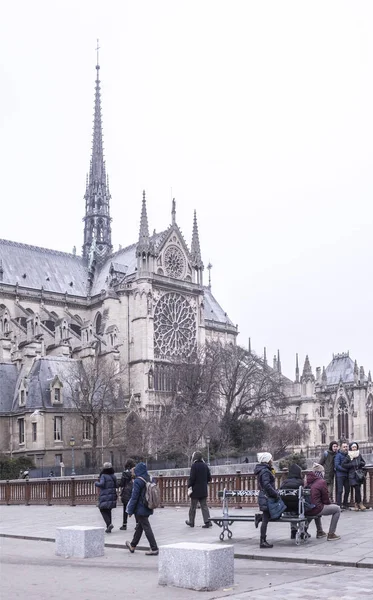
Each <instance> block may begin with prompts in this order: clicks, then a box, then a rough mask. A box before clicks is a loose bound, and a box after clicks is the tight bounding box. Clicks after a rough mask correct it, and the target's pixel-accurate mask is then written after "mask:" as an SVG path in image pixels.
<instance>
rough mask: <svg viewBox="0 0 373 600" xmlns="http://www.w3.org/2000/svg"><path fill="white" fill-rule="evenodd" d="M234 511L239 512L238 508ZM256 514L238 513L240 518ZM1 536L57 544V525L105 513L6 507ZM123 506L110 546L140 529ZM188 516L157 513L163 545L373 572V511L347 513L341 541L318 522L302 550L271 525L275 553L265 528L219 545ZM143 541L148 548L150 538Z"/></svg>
mask: <svg viewBox="0 0 373 600" xmlns="http://www.w3.org/2000/svg"><path fill="white" fill-rule="evenodd" d="M233 510H234V509H233ZM252 512H253V511H252V510H251V511H249V510H245V509H241V510H239V509H237V514H239V515H240V516H241V515H243V514H245V513H248V514H252ZM219 514H220V511H219V510H218V509H212V510H211V516H214V515H216V516H218V515H219ZM0 515H1V519H0V521H1V523H0V535H10V536H19V537H26V538H36V539H41V540H43V539H44V540H54V538H55V531H56V527H58V526H60V527H63V526H67V525H99V526H102V525H103V520H102V517H101V514H100V512H99V510H98V509H97V508H96V507H94V506H74V507H71V506H19V505H18V506H1V507H0ZM121 516H122V505H119V506H118V508H117V509H115V510H114V511H113V523H114V527H115V528H114V530H113V532H112V533H111V534H110V535H106V545H107V547H114V548H115V547H119V548H120V547H124V545H125V540H126V539H130V538H131V535H132V531H133V529H134V526H135V522H134V519H133V518H130V519H129V525H128V531H127V532H126V531H120V530H119V527H120V525H121ZM187 516H188V510H187V508H186V507H181V508H162V509H157V510H156V511H155V513H154V515H153V516H152V517H151V524H152V527H153V531H154V534H155V537H156V539H157V543H158V545H162V544H170V543H175V542H180V541H190V542H192V541H194V542H210V543H211V542H218V543H225V544H231V543H233V544H234V547H235V555H236V557H239V558H248V559H258V560H263V559H265V560H276V561H288V562H299V563H309V564H326V565H338V566H348V567H357V566H358V567H365V568H370V569H373V511H372V510H367V511H365V512H360V511H359V512H357V513H356V512H354V511H346V512H345V511H344V512H342V514H341V517H340V520H339V523H338V528H337V533H338V534H339V535H341V536H342V537H341V539H340V540H338V541H335V542H328V541H327V540H326V538H323V539H320V540H317V539H316V537H315V534H316V530H315V526H314V524H311V526H310V529H309V531H310V533H311V535H312V537H311V539H310V540H309V541H308V543H307V544H301V545H300V546H296V545H295V543H294V541H292V540H290V526H289V524H287V523H269V526H268V535H267V538H268V540H269V541H270V542H271V543H273V544H274V547H273V548H272V549H268V550H261V549H260V548H259V530H258V529H255V526H254V523H234V524H233V525H232V526H231V529H232V532H233V537H232V540H225V541H224V542H220V541H219V534H220V532H221V529H220V527H218V526H217V525H213V527H211V528H210V529H202V528H201V525H202V519H201V514H200V511H198V512H197V518H196V527H195V528H194V529H191V528H190V527H187V526H186V525H185V519H186V518H187ZM329 521H330V517H323V522H324V525H323V527H324V530H325V531H328V524H329ZM141 542H142V543H143V544H144V546H142V547H143V548H145V547H146V544H147V542H146V538H143V539H142V540H141Z"/></svg>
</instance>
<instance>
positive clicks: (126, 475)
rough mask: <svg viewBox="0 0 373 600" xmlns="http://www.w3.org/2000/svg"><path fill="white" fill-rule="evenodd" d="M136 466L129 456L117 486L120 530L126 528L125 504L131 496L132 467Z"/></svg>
mask: <svg viewBox="0 0 373 600" xmlns="http://www.w3.org/2000/svg"><path fill="white" fill-rule="evenodd" d="M135 466H136V463H135V461H134V460H133V458H129V459H128V460H127V461H126V464H125V465H124V471H123V473H122V477H121V480H120V484H119V487H120V488H121V492H120V497H121V499H122V502H123V525H122V527H120V529H122V530H126V529H127V520H128V514H127V512H126V508H127V504H128V501H129V499H130V498H131V494H132V488H133V477H132V469H133V468H134V467H135Z"/></svg>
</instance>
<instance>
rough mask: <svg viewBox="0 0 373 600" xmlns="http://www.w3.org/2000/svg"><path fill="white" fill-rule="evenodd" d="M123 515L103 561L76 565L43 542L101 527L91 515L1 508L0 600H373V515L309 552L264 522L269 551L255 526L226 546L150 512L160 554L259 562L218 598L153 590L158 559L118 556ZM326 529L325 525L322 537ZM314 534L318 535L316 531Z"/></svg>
mask: <svg viewBox="0 0 373 600" xmlns="http://www.w3.org/2000/svg"><path fill="white" fill-rule="evenodd" d="M121 511H122V507H120V508H118V509H117V510H116V511H114V525H115V529H114V530H113V532H112V533H111V534H110V535H106V548H105V556H103V557H99V558H92V559H76V558H64V557H60V556H55V553H54V545H53V544H51V543H48V542H45V541H42V540H50V541H53V540H54V538H55V529H56V527H58V526H64V525H76V524H81V525H84V524H87V525H103V521H102V519H101V515H100V513H99V511H98V509H97V508H95V507H93V506H87V507H84V506H76V507H68V506H66V507H63V506H49V507H48V506H1V507H0V521H1V524H0V536H2V537H0V544H1V597H4V598H7V600H13V599H14V600H60V598H62V597H64V598H65V597H66V598H68V597H72V598H74V599H75V600H102V597H103V596H107V595H108V594H109V595H110V598H111V599H112V600H116V599H117V598H118V600H119V599H121V600H123V597H126V598H147V597H151V598H153V600H174V599H175V598H176V599H177V600H197V599H198V600H201V599H202V600H213V599H215V598H220V597H226V598H229V600H246V599H247V600H269V598H273V599H274V600H300V599H302V600H351V598H354V597H356V595H357V594H358V595H359V596H361V595H364V596H365V598H373V541H372V532H373V511H367V512H366V513H353V512H349V513H342V516H341V519H340V522H339V527H338V533H340V535H341V536H342V539H341V540H339V541H337V542H327V541H325V540H316V539H315V537H314V535H313V536H312V538H311V540H310V541H309V543H308V544H307V545H305V546H295V545H294V542H293V541H291V540H290V536H289V526H288V525H287V524H281V523H270V524H269V528H268V539H270V541H271V542H273V543H274V548H273V549H272V550H267V551H265V550H260V548H259V544H258V541H259V532H258V530H256V529H255V527H254V524H253V523H247V524H243V523H236V524H234V525H232V531H233V538H232V540H231V541H225V542H219V538H218V535H219V533H220V531H221V530H220V528H218V527H217V526H215V525H214V526H213V527H212V528H211V529H201V525H202V522H201V515H200V513H199V512H198V513H197V523H198V525H196V527H195V528H194V529H190V528H189V527H187V526H186V525H185V524H184V521H185V518H186V517H187V509H186V508H165V509H158V510H157V511H155V514H154V516H153V517H152V518H151V519H152V525H153V529H154V532H155V535H156V538H157V541H158V544H159V545H162V544H166V543H171V542H178V541H183V540H185V541H196V542H217V543H233V544H234V546H235V553H236V556H241V557H245V558H252V559H255V560H240V559H238V558H237V559H236V560H235V583H234V585H233V586H232V587H230V588H227V589H221V590H217V591H214V592H195V591H193V590H185V589H179V588H163V587H161V586H159V585H158V572H157V569H158V559H157V557H147V556H145V554H144V552H141V551H140V549H138V551H136V552H135V554H130V553H129V552H128V551H127V550H126V549H125V548H124V543H125V540H126V539H130V538H131V535H132V531H133V528H134V521H133V519H130V520H129V529H128V531H127V532H125V531H120V530H119V527H120V525H121ZM212 514H215V515H218V514H219V511H218V510H213V511H212ZM240 514H243V511H242V510H241V511H240ZM328 521H329V518H326V519H325V525H324V528H325V529H326V528H327V527H326V525H327V522H328ZM311 528H312V533H314V531H313V528H314V526H313V525H311ZM4 536H6V537H4ZM8 536H9V537H8ZM25 538H26V539H25ZM294 562H296V564H294ZM302 563H303V564H302ZM345 565H354V566H353V567H349V566H345ZM357 566H358V567H359V568H356V567H357Z"/></svg>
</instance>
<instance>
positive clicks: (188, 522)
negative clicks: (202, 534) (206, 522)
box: [185, 521, 194, 527]
mask: <svg viewBox="0 0 373 600" xmlns="http://www.w3.org/2000/svg"><path fill="white" fill-rule="evenodd" d="M185 525H188V526H189V527H194V523H191V522H190V521H185Z"/></svg>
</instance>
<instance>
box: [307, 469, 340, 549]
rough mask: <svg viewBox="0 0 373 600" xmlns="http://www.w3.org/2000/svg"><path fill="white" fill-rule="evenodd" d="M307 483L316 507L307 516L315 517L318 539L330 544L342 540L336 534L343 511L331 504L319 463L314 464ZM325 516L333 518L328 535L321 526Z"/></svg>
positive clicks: (308, 511) (322, 470)
mask: <svg viewBox="0 0 373 600" xmlns="http://www.w3.org/2000/svg"><path fill="white" fill-rule="evenodd" d="M306 482H307V486H308V487H309V488H310V490H311V502H312V504H314V505H315V506H314V508H311V509H309V510H307V511H306V516H308V517H315V524H316V531H317V533H316V538H317V539H320V538H323V537H326V539H327V540H328V541H329V542H331V541H334V540H340V539H341V536H340V535H337V534H336V529H337V523H338V521H339V517H340V516H341V509H340V508H339V506H338V505H337V504H332V503H331V502H330V498H329V494H328V487H327V485H326V481H325V480H324V467H323V466H322V465H320V464H318V463H314V464H313V467H312V471H311V472H310V473H307V477H306ZM324 515H331V516H332V518H331V521H330V526H329V532H328V534H326V533H325V531H323V529H322V525H321V517H322V516H324Z"/></svg>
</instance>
